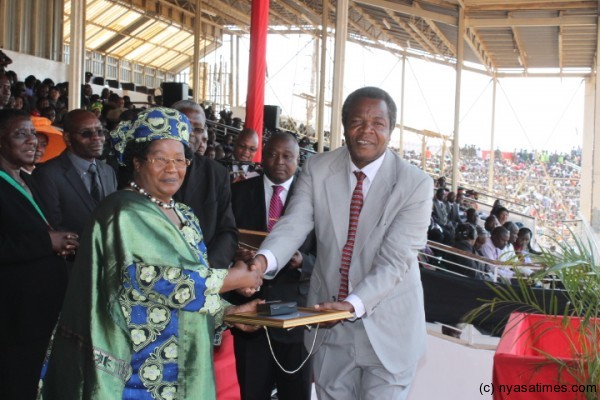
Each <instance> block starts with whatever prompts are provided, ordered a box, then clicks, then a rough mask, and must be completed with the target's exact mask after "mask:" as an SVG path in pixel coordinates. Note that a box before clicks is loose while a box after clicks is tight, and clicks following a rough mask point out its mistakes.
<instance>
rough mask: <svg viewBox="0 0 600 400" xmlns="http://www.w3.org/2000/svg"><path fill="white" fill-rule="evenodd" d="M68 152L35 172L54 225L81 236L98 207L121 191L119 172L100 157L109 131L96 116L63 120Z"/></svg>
mask: <svg viewBox="0 0 600 400" xmlns="http://www.w3.org/2000/svg"><path fill="white" fill-rule="evenodd" d="M63 126H64V136H63V137H64V139H65V142H66V143H67V149H66V150H65V151H63V152H62V153H61V154H60V155H59V156H58V157H56V158H53V159H51V160H49V161H47V162H45V163H44V164H42V165H40V166H39V167H38V168H36V169H35V170H34V173H33V177H34V179H35V182H36V185H37V187H38V189H39V192H40V196H41V198H42V206H43V208H44V211H45V213H46V218H48V222H49V223H50V225H51V226H52V227H53V228H54V229H57V230H68V231H73V232H76V233H77V234H78V235H80V234H81V232H82V231H83V228H84V226H85V224H86V223H87V221H88V220H89V218H90V215H91V214H92V211H93V210H94V208H95V207H96V206H97V205H98V203H99V202H100V201H101V200H102V199H103V198H104V197H106V196H108V195H109V194H111V193H112V192H114V191H116V190H117V178H116V176H115V171H114V170H113V169H112V168H111V167H110V166H108V165H107V164H106V163H104V162H103V161H101V160H98V157H100V155H101V154H102V150H103V148H104V141H105V139H106V138H105V132H104V128H103V127H102V124H101V123H100V121H99V120H98V118H96V116H95V115H94V114H93V113H91V112H89V111H85V110H73V111H70V112H69V113H67V115H65V118H64V120H63Z"/></svg>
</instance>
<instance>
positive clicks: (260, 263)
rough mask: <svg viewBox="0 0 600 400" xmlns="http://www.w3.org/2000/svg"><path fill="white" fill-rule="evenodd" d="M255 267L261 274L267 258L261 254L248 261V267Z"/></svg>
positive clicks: (263, 271)
mask: <svg viewBox="0 0 600 400" xmlns="http://www.w3.org/2000/svg"><path fill="white" fill-rule="evenodd" d="M252 268H257V269H258V270H259V271H260V272H261V273H262V274H264V273H265V271H266V270H267V259H266V258H265V256H263V255H262V254H259V255H257V256H256V257H254V259H253V260H252V261H250V269H252Z"/></svg>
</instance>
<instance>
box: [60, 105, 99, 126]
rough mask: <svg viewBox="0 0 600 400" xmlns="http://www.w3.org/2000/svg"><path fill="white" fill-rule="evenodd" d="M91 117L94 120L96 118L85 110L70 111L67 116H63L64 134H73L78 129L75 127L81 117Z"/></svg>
mask: <svg viewBox="0 0 600 400" xmlns="http://www.w3.org/2000/svg"><path fill="white" fill-rule="evenodd" d="M88 114H90V115H92V116H93V117H94V118H96V115H94V114H93V113H92V112H90V111H86V110H82V109H79V108H78V109H75V110H71V111H69V112H68V113H67V114H65V116H64V118H63V129H64V131H65V132H75V131H77V130H78V129H79V127H78V126H77V124H78V123H79V121H80V118H81V116H83V115H88Z"/></svg>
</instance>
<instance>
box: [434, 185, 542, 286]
mask: <svg viewBox="0 0 600 400" xmlns="http://www.w3.org/2000/svg"><path fill="white" fill-rule="evenodd" d="M470 200H471V199H470V198H469V197H468V196H467V195H466V194H465V190H464V188H462V187H461V188H459V189H458V191H457V192H452V191H450V190H449V189H448V187H447V186H446V182H445V178H444V177H441V178H439V179H438V180H437V181H436V190H435V195H434V198H433V206H432V213H431V223H430V226H429V229H428V239H429V240H432V241H435V242H439V243H442V244H444V245H447V246H451V247H453V248H454V249H455V250H454V252H449V251H445V250H443V249H431V248H427V250H426V253H427V254H429V255H432V256H437V257H439V259H438V260H437V261H438V265H442V266H443V267H444V268H445V269H447V270H450V271H453V272H456V273H459V274H461V275H464V276H468V277H473V278H477V279H484V280H490V281H495V282H496V281H498V279H508V280H510V279H511V278H513V276H514V275H515V272H514V268H515V267H516V268H518V269H519V271H520V272H521V273H522V274H525V275H530V274H531V273H532V270H531V269H530V268H528V267H524V266H523V265H524V264H531V263H532V258H531V254H540V253H539V252H538V251H537V250H535V249H534V248H533V246H532V245H531V240H532V234H533V232H532V231H531V229H529V228H528V227H526V226H523V224H522V223H520V222H514V221H511V220H510V215H511V213H510V211H509V209H508V208H506V207H505V206H504V205H502V202H501V201H499V200H496V201H495V202H494V204H493V207H492V208H491V210H490V212H489V214H483V213H480V212H479V211H478V210H477V209H476V208H473V207H471V206H472V205H473V203H471V202H470ZM456 250H459V251H456ZM462 254H464V255H466V257H465V256H464V255H462ZM473 255H475V256H478V257H481V258H478V257H473ZM424 261H425V262H426V264H427V263H429V261H430V260H429V259H428V258H427V259H425V260H424ZM486 261H488V262H486ZM496 262H498V263H496ZM503 264H505V265H503Z"/></svg>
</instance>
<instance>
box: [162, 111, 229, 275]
mask: <svg viewBox="0 0 600 400" xmlns="http://www.w3.org/2000/svg"><path fill="white" fill-rule="evenodd" d="M172 107H173V108H174V109H176V110H178V111H180V112H181V113H183V114H185V116H186V117H188V119H189V120H190V123H191V124H192V134H191V135H190V148H191V149H192V152H193V153H194V158H193V159H192V163H191V165H190V166H189V167H188V170H187V173H186V174H185V180H184V181H183V185H182V186H181V188H180V189H179V191H178V192H177V193H175V196H173V198H174V199H175V200H176V201H180V202H182V203H185V204H187V205H188V206H190V207H192V209H193V210H194V213H195V214H196V216H197V217H198V220H199V221H200V228H202V234H203V235H204V243H206V247H207V255H208V262H209V264H210V266H211V267H212V268H227V267H228V266H229V263H230V262H231V259H232V258H233V255H234V254H235V250H236V249H237V243H238V231H237V228H236V226H235V219H234V218H233V212H232V211H231V188H230V185H229V177H228V173H227V169H226V168H225V167H224V166H222V165H221V164H219V163H218V162H216V161H214V160H211V159H209V158H207V157H204V156H201V155H199V154H197V153H196V150H198V147H199V146H200V141H201V137H202V136H203V135H204V134H206V116H205V115H204V110H203V109H202V107H200V106H199V105H198V104H197V103H195V102H193V101H190V100H181V101H178V102H177V103H175V104H173V106H172Z"/></svg>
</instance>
